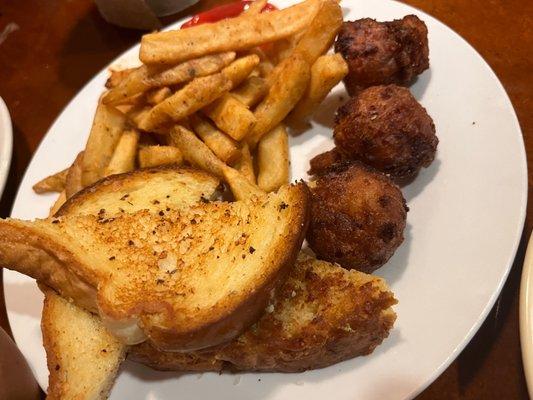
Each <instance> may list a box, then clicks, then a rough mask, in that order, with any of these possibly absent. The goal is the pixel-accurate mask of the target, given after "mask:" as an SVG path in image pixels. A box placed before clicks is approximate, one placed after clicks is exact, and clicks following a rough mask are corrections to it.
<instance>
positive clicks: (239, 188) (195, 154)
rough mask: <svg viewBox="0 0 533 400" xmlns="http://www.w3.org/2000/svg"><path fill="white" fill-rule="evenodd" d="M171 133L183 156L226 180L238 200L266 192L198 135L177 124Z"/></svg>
mask: <svg viewBox="0 0 533 400" xmlns="http://www.w3.org/2000/svg"><path fill="white" fill-rule="evenodd" d="M170 135H171V136H172V138H173V141H174V142H175V143H176V144H177V146H178V147H179V149H180V150H181V152H182V153H183V157H184V158H185V159H186V160H187V161H189V162H190V163H191V164H193V165H195V166H197V167H198V168H200V169H203V170H204V171H207V172H209V173H211V174H213V175H215V176H216V177H219V178H221V179H223V180H224V181H226V182H227V183H228V185H229V186H230V188H231V191H232V193H233V195H234V196H235V198H236V199H237V200H245V199H249V198H251V197H252V196H261V195H263V194H264V192H263V191H262V190H261V189H259V188H258V187H257V186H256V185H254V184H253V183H251V182H250V181H249V180H248V179H247V178H246V177H245V176H243V175H242V174H241V173H240V172H239V171H237V170H235V169H233V168H231V167H228V166H227V165H226V164H224V163H223V162H222V161H220V160H219V159H218V158H217V157H216V156H215V155H214V154H213V152H212V151H211V150H209V148H208V147H207V145H206V144H205V143H203V142H202V141H201V140H200V139H198V137H197V136H196V135H195V134H194V133H192V132H191V131H189V130H188V129H185V128H184V127H182V126H180V125H176V126H175V127H174V128H173V129H172V131H171V132H170Z"/></svg>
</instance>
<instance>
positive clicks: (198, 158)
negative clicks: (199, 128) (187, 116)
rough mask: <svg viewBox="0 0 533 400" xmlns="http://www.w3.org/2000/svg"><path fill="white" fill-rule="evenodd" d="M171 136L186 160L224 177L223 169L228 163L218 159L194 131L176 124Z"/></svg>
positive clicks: (219, 176)
mask: <svg viewBox="0 0 533 400" xmlns="http://www.w3.org/2000/svg"><path fill="white" fill-rule="evenodd" d="M170 137H171V139H172V143H174V144H175V145H176V146H177V147H178V148H179V149H180V151H181V153H182V154H183V158H184V159H185V160H187V161H188V162H190V163H191V164H193V165H195V166H196V167H198V168H200V169H203V170H204V171H207V172H209V173H210V174H212V175H215V176H216V177H218V178H224V173H223V170H224V167H226V164H224V163H223V162H222V161H221V160H220V159H218V158H217V156H215V154H213V152H212V151H211V150H210V149H209V147H207V145H206V144H205V143H203V142H202V141H201V140H200V139H198V137H197V136H196V135H195V134H194V133H193V132H191V131H190V130H188V129H186V128H184V127H183V126H181V125H175V126H174V127H173V128H172V129H171V131H170Z"/></svg>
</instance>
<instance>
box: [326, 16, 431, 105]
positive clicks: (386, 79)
mask: <svg viewBox="0 0 533 400" xmlns="http://www.w3.org/2000/svg"><path fill="white" fill-rule="evenodd" d="M335 52H337V53H341V54H342V56H343V58H344V59H345V60H346V62H347V63H348V70H349V72H348V75H346V77H345V78H344V84H345V86H346V89H347V90H348V93H349V94H350V95H351V96H353V95H355V94H357V92H358V91H360V90H362V89H364V88H367V87H370V86H375V85H385V84H389V83H397V84H400V85H407V84H409V83H410V82H411V81H412V80H413V78H414V77H415V76H417V75H418V74H421V73H422V72H423V71H425V70H426V69H428V68H429V47H428V30H427V27H426V24H425V23H424V21H421V20H420V19H419V18H418V17H417V16H416V15H407V16H405V17H403V18H402V19H398V20H394V21H390V22H377V21H376V20H373V19H370V18H363V19H359V20H357V21H347V22H344V23H343V24H342V28H341V30H340V32H339V36H338V37H337V41H336V42H335Z"/></svg>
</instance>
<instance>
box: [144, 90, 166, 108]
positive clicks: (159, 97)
mask: <svg viewBox="0 0 533 400" xmlns="http://www.w3.org/2000/svg"><path fill="white" fill-rule="evenodd" d="M171 95H172V90H170V88H168V87H166V86H163V87H161V88H157V89H152V90H151V91H149V92H148V93H146V102H147V103H148V104H151V105H153V106H155V105H156V104H159V103H161V102H162V101H163V100H165V99H166V98H167V97H170V96H171Z"/></svg>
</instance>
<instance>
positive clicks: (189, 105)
mask: <svg viewBox="0 0 533 400" xmlns="http://www.w3.org/2000/svg"><path fill="white" fill-rule="evenodd" d="M230 89H231V81H230V80H229V79H228V78H227V77H226V75H224V73H223V72H219V73H218V74H214V75H209V76H205V77H201V78H196V79H194V80H192V81H191V82H190V83H188V84H187V85H186V86H184V87H183V88H181V89H180V90H178V91H177V92H176V93H174V94H173V95H172V96H170V97H168V98H167V99H165V100H164V101H162V102H161V103H159V104H158V105H156V106H154V107H153V108H152V109H151V110H150V111H149V112H148V113H147V114H146V115H145V116H144V117H143V118H142V119H141V120H140V121H139V123H138V127H139V128H140V129H142V130H145V131H149V132H150V131H153V130H154V129H155V128H157V127H158V126H161V125H164V124H166V123H169V122H171V121H179V120H181V119H184V118H186V117H188V116H189V115H191V114H193V113H195V112H196V111H198V110H199V109H200V108H203V107H205V106H206V105H208V104H209V103H212V102H213V101H214V100H216V99H217V98H218V97H220V96H221V95H222V94H224V93H225V92H227V91H229V90H230Z"/></svg>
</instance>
